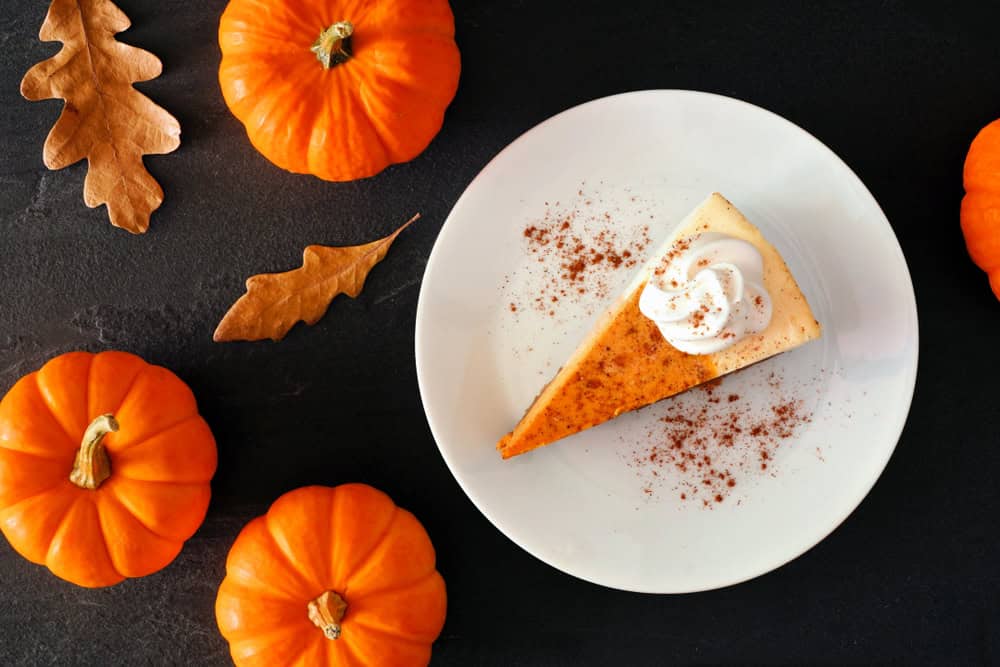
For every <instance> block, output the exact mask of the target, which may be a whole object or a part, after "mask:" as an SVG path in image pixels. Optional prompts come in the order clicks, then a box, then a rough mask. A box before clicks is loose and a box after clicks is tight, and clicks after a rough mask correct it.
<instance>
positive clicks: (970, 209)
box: [961, 120, 1000, 299]
mask: <svg viewBox="0 0 1000 667" xmlns="http://www.w3.org/2000/svg"><path fill="white" fill-rule="evenodd" d="M963 180H964V181H965V197H964V198H963V199H962V213H961V220H962V234H964V235H965V246H966V248H968V250H969V256H970V257H972V261H973V262H975V263H976V266H978V267H979V268H981V269H982V270H983V271H985V272H986V273H987V275H988V276H989V278H990V286H991V287H992V288H993V293H994V294H995V295H996V296H997V298H998V299H1000V120H995V121H993V122H992V123H990V124H989V125H987V126H986V127H984V128H983V129H982V130H981V131H980V132H979V134H978V135H976V138H975V139H973V141H972V145H971V146H969V154H968V155H967V156H966V158H965V171H964V174H963Z"/></svg>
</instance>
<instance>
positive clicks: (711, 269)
mask: <svg viewBox="0 0 1000 667" xmlns="http://www.w3.org/2000/svg"><path fill="white" fill-rule="evenodd" d="M819 336H820V325H819V322H817V321H816V319H815V318H814V317H813V313H812V310H811V309H810V308H809V304H808V303H807V302H806V299H805V297H804V296H803V295H802V291H801V290H800V289H799V286H798V285H797V284H796V283H795V279H794V278H793V277H792V274H791V273H790V272H789V271H788V267H787V266H786V265H785V262H784V260H783V259H782V258H781V255H780V254H779V253H778V251H777V250H775V248H774V246H772V245H771V244H770V243H769V242H768V241H767V240H766V239H765V238H764V236H763V235H762V234H761V233H760V230H758V229H757V228H756V227H755V226H754V225H753V224H751V223H750V222H749V221H748V220H747V219H746V218H745V217H744V216H743V214H742V213H740V212H739V211H738V210H737V209H736V207H735V206H733V204H732V203H730V202H729V201H728V200H727V199H726V198H725V197H723V196H722V195H720V194H718V193H714V194H712V195H710V196H709V197H708V199H706V200H705V201H704V202H702V203H701V205H699V206H698V207H697V208H696V209H695V210H694V211H692V212H691V213H690V214H689V215H688V216H687V218H685V219H684V220H683V221H682V222H681V223H680V225H678V227H677V229H676V230H675V231H674V233H673V234H672V235H671V236H670V238H668V239H667V240H666V241H665V242H664V244H663V246H662V247H661V248H660V251H659V252H657V253H656V254H655V255H654V257H653V258H652V259H651V260H650V261H649V262H647V263H646V264H645V265H644V266H643V267H642V269H640V270H639V272H638V274H637V275H636V277H635V279H634V280H633V281H632V282H631V283H630V284H629V286H628V287H627V288H626V289H625V292H624V293H623V294H622V295H621V296H620V297H619V298H618V299H617V300H616V301H615V303H614V304H612V305H611V307H610V308H609V310H608V311H607V312H606V313H605V314H604V315H603V316H602V317H601V318H600V319H599V320H598V322H597V324H596V325H595V327H594V329H593V330H592V331H591V332H590V333H589V334H588V335H587V337H586V339H585V340H584V341H583V342H582V343H581V344H580V345H579V347H577V349H576V351H575V352H574V353H573V354H572V356H571V357H570V358H569V360H568V361H567V362H566V364H565V365H564V366H563V367H562V368H561V369H560V370H559V372H558V373H557V374H556V376H555V377H554V378H553V379H552V381H551V382H549V384H548V385H546V386H545V388H544V389H543V390H542V392H541V393H540V394H539V395H538V397H537V398H536V399H535V401H534V403H532V405H531V406H530V407H529V408H528V410H527V412H526V413H525V415H524V417H522V418H521V421H520V422H519V423H518V424H517V426H516V427H515V428H514V430H513V431H512V432H510V433H508V434H507V435H505V436H504V437H503V438H501V439H500V442H498V443H497V449H498V450H499V451H500V453H501V455H503V457H504V458H505V459H506V458H510V457H512V456H517V455H518V454H523V453H524V452H527V451H531V450H532V449H535V448H537V447H541V446H542V445H548V444H550V443H553V442H555V441H556V440H559V439H561V438H565V437H566V436H568V435H572V434H574V433H578V432H579V431H582V430H584V429H587V428H590V427H592V426H596V425H598V424H601V423H603V422H606V421H608V420H609V419H613V418H615V417H617V416H618V415H620V414H621V413H623V412H628V411H629V410H635V409H637V408H641V407H642V406H644V405H649V404H650V403H655V402H656V401H659V400H661V399H664V398H667V397H668V396H673V395H675V394H678V393H680V392H682V391H685V390H687V389H690V388H691V387H694V386H696V385H699V384H701V383H703V382H706V381H708V380H712V379H714V378H718V377H721V376H723V375H725V374H726V373H731V372H733V371H735V370H738V369H740V368H744V367H746V366H749V365H751V364H754V363H756V362H758V361H761V360H763V359H767V358H768V357H771V356H774V355H776V354H779V353H781V352H787V351H788V350H791V349H792V348H795V347H798V346H799V345H802V344H803V343H806V342H808V341H810V340H813V339H815V338H819Z"/></svg>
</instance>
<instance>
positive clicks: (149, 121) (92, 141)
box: [21, 0, 181, 234]
mask: <svg viewBox="0 0 1000 667" xmlns="http://www.w3.org/2000/svg"><path fill="white" fill-rule="evenodd" d="M129 25H130V23H129V20H128V17H127V16H125V14H124V13H123V12H122V11H121V10H120V9H118V7H116V6H115V5H114V4H112V3H111V2H110V0H52V4H51V5H50V6H49V12H48V14H47V15H46V16H45V22H44V23H43V24H42V29H41V31H40V32H39V34H38V37H39V39H41V40H42V41H43V42H53V41H58V42H62V43H63V47H62V49H60V51H59V53H57V54H56V55H54V56H52V57H51V58H49V59H48V60H44V61H42V62H40V63H38V64H37V65H35V66H34V67H32V68H31V69H29V70H28V72H27V73H26V74H25V75H24V79H23V80H22V81H21V94H22V95H24V97H26V98H27V99H29V100H46V99H55V98H62V99H63V100H65V102H66V104H65V105H64V106H63V110H62V114H60V116H59V120H57V121H56V124H55V125H54V126H53V127H52V130H51V131H50V132H49V136H48V138H47V139H46V140H45V150H44V153H43V158H44V161H45V166H46V167H48V168H49V169H62V168H63V167H66V166H69V165H71V164H73V163H75V162H78V161H80V160H82V159H83V158H87V161H88V163H89V169H88V171H87V179H86V181H85V182H84V186H83V201H84V202H85V203H86V204H87V206H89V207H91V208H94V207H95V206H100V205H101V204H107V206H108V216H109V217H110V218H111V224H112V225H115V226H116V227H121V228H122V229H125V230H128V231H130V232H132V233H133V234H141V233H142V232H145V231H146V229H148V228H149V216H150V215H151V214H152V212H153V211H155V210H156V209H157V208H158V207H159V206H160V203H161V202H162V201H163V190H162V189H161V188H160V185H159V183H157V182H156V180H154V179H153V177H152V176H151V175H150V174H149V172H148V171H146V169H145V167H143V164H142V156H143V155H148V154H163V153H169V152H171V151H173V150H174V149H176V148H177V147H178V146H179V145H180V134H181V128H180V125H179V124H178V123H177V119H176V118H174V117H173V116H171V115H170V114H169V113H167V112H166V111H165V110H164V109H163V108H161V107H159V106H157V105H156V104H155V103H153V101H152V100H150V99H149V98H148V97H146V96H145V95H143V94H142V93H140V92H139V91H137V90H136V89H135V88H133V87H132V83H133V82H136V81H148V80H150V79H155V78H156V77H157V76H159V75H160V72H161V71H162V66H161V64H160V61H159V59H158V58H157V57H156V56H154V55H153V54H152V53H149V52H148V51H143V50H142V49H138V48H136V47H134V46H129V45H128V44H123V43H121V42H119V41H117V40H115V38H114V35H115V34H116V33H119V32H121V31H122V30H125V29H126V28H128V27H129Z"/></svg>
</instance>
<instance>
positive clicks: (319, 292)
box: [212, 213, 420, 343]
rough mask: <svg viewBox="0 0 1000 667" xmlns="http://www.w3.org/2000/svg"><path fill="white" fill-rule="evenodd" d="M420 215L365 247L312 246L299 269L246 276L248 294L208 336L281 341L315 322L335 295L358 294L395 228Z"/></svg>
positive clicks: (392, 237) (216, 340) (387, 248)
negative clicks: (300, 325) (297, 327)
mask: <svg viewBox="0 0 1000 667" xmlns="http://www.w3.org/2000/svg"><path fill="white" fill-rule="evenodd" d="M419 217H420V214H419V213H418V214H416V215H415V216H413V217H412V218H410V219H409V220H408V221H407V222H406V223H405V224H404V225H403V226H402V227H400V228H399V229H397V230H396V231H394V232H393V233H392V234H389V236H386V237H385V238H381V239H379V240H377V241H372V242H371V243H366V244H364V245H356V246H347V247H343V248H331V247H329V246H322V245H311V246H308V247H306V249H305V251H304V252H303V253H302V267H301V268H298V269H295V270H293V271H286V272H284V273H262V274H260V275H256V276H250V278H248V279H247V293H246V294H244V295H243V296H241V297H240V298H239V299H238V300H237V301H236V303H234V304H233V306H232V307H231V308H230V309H229V312H227V313H226V314H225V316H224V317H223V318H222V321H221V322H219V326H218V327H217V328H216V329H215V334H214V335H213V336H212V338H213V339H214V340H215V342H217V343H222V342H225V341H231V340H262V339H264V338H270V339H271V340H281V339H282V338H284V337H285V334H287V333H288V331H289V329H291V328H292V327H293V326H294V325H295V323H296V322H298V321H300V320H301V321H303V322H305V323H306V324H316V322H318V321H319V319H320V318H321V317H323V314H324V313H326V309H327V308H328V307H329V305H330V302H331V301H333V298H334V297H335V296H337V295H338V294H346V295H347V296H349V297H351V298H354V297H356V296H357V295H358V294H360V293H361V288H363V287H364V285H365V278H367V277H368V272H369V271H371V270H372V267H374V266H375V265H376V264H378V263H379V262H381V261H382V259H383V258H384V257H385V254H386V252H388V251H389V246H390V245H392V242H393V241H395V240H396V237H397V236H399V234H400V232H402V231H403V230H404V229H406V228H407V227H409V226H410V225H411V224H413V222H414V221H415V220H416V219H417V218H419Z"/></svg>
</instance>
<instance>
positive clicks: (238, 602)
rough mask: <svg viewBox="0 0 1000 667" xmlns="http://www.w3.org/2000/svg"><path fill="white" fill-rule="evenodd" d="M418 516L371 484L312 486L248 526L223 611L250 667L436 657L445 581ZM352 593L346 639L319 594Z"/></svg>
mask: <svg viewBox="0 0 1000 667" xmlns="http://www.w3.org/2000/svg"><path fill="white" fill-rule="evenodd" d="M434 561H435V556H434V547H433V546H432V545H431V541H430V538H429V537H428V536H427V533H426V531H424V528H423V526H421V525H420V522H419V521H417V519H416V518H415V517H414V516H413V515H412V514H410V513H409V512H407V511H406V510H403V509H400V508H398V507H396V505H395V504H393V502H392V500H391V499H390V498H389V497H388V496H387V495H385V494H384V493H382V492H381V491H378V490H376V489H374V488H372V487H370V486H366V485H364V484H345V485H342V486H338V487H334V488H330V487H325V486H309V487H304V488H301V489H297V490H295V491H290V492H289V493H286V494H285V495H283V496H281V497H280V498H279V499H278V500H277V501H275V503H274V504H273V505H272V506H271V508H270V509H269V510H268V512H267V514H266V515H264V516H261V517H257V518H256V519H254V520H253V521H251V522H250V523H248V524H247V525H246V527H245V528H244V529H243V531H242V532H241V533H240V535H239V537H237V538H236V542H235V543H234V544H233V547H232V549H231V550H230V552H229V557H228V559H227V561H226V577H225V579H223V581H222V584H221V586H220V587H219V593H218V598H217V599H216V605H215V614H216V619H217V621H218V624H219V629H220V631H221V632H222V635H223V636H224V637H225V638H226V639H227V640H228V641H229V645H230V652H231V655H232V658H233V661H234V662H235V663H236V664H237V665H239V666H240V667H245V666H246V667H249V666H251V665H252V666H263V665H303V666H305V665H310V666H317V665H320V666H321V665H343V666H354V665H358V666H360V665H392V666H400V667H406V666H408V665H426V664H427V663H428V662H429V660H430V654H431V644H432V643H433V642H434V640H435V639H436V638H437V636H438V634H440V632H441V628H442V626H443V625H444V619H445V609H446V593H445V585H444V580H443V579H442V578H441V575H440V574H438V572H437V571H436V570H435V565H434ZM328 590H332V591H336V592H337V593H339V594H340V595H342V596H343V598H344V599H345V601H346V602H347V612H346V615H345V616H344V619H343V621H342V623H341V625H342V627H343V631H342V634H341V636H340V638H339V639H336V640H331V639H327V638H326V637H325V636H324V635H323V633H322V632H321V631H320V629H319V628H317V627H316V626H315V625H313V623H312V622H311V621H310V620H309V618H308V617H307V613H306V608H307V605H308V603H309V601H310V600H313V599H315V598H316V597H317V596H319V595H320V594H322V593H323V592H325V591H328Z"/></svg>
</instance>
